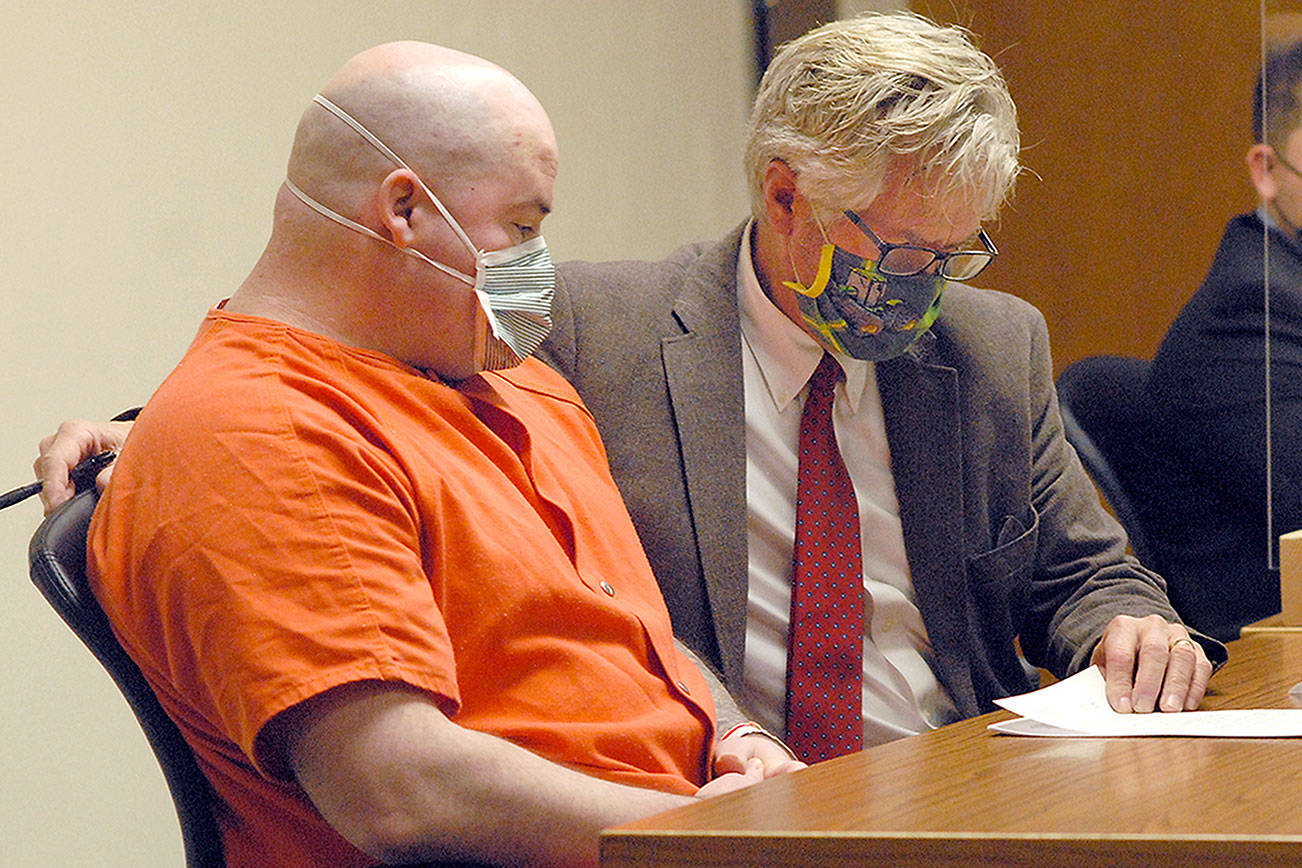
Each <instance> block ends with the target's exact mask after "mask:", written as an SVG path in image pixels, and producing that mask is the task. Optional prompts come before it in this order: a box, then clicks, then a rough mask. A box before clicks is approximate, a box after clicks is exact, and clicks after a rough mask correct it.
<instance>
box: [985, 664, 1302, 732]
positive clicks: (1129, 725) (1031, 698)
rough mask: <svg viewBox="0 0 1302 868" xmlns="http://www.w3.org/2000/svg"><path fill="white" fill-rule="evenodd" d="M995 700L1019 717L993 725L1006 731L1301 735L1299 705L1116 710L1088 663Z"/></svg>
mask: <svg viewBox="0 0 1302 868" xmlns="http://www.w3.org/2000/svg"><path fill="white" fill-rule="evenodd" d="M995 702H996V703H997V704H999V705H1001V706H1003V707H1004V708H1006V709H1008V710H1009V711H1011V712H1013V713H1014V714H1019V715H1021V717H1022V719H1020V720H1011V721H1005V722H1003V723H992V724H990V727H989V728H990V729H991V730H994V731H995V732H1001V733H1005V734H1009V735H1040V736H1047V735H1055V736H1075V737H1078V738H1079V737H1082V736H1122V735H1182V736H1211V737H1220V738H1298V737H1302V709H1290V708H1247V709H1236V710H1233V711H1182V712H1180V713H1178V714H1162V713H1158V712H1155V713H1153V714H1118V713H1117V712H1115V711H1113V710H1112V707H1111V706H1109V705H1108V700H1107V695H1106V693H1105V691H1104V686H1103V673H1102V672H1100V671H1099V668H1098V667H1097V666H1090V667H1088V668H1086V669H1084V670H1082V671H1081V672H1079V673H1077V674H1076V675H1073V676H1072V677H1071V678H1066V679H1063V680H1062V681H1059V682H1057V683H1055V684H1051V685H1049V686H1048V687H1045V688H1042V689H1040V690H1036V691H1032V692H1031V693H1023V694H1021V695H1020V696H1010V697H1008V698H1007V699H997V700H995Z"/></svg>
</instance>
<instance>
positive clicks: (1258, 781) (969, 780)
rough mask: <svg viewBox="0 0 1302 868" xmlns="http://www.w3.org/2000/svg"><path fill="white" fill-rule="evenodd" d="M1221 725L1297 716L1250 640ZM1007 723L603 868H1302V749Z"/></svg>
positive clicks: (828, 768)
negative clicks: (1237, 711)
mask: <svg viewBox="0 0 1302 868" xmlns="http://www.w3.org/2000/svg"><path fill="white" fill-rule="evenodd" d="M1230 655H1231V656H1230V662H1229V663H1228V664H1227V665H1226V666H1225V668H1224V669H1223V670H1222V671H1221V672H1220V673H1218V674H1217V675H1216V677H1215V678H1214V679H1213V680H1212V687H1211V690H1210V691H1209V694H1208V697H1207V699H1206V700H1205V701H1204V703H1203V707H1204V708H1207V709H1222V708H1252V707H1277V708H1288V707H1293V706H1295V705H1297V704H1302V703H1293V702H1292V701H1291V699H1290V697H1289V694H1288V691H1289V689H1290V688H1291V687H1292V686H1293V685H1294V684H1296V683H1298V681H1299V680H1302V633H1259V634H1253V635H1247V636H1245V637H1244V638H1242V639H1239V640H1238V641H1236V642H1234V643H1231V645H1230ZM1008 717H1011V715H1010V714H1009V713H1008V712H1004V711H997V712H994V713H992V714H987V715H984V716H982V717H979V718H976V719H973V720H968V721H964V722H962V723H957V724H954V725H951V726H947V727H944V728H943V729H939V730H936V731H935V732H929V733H925V734H923V735H918V736H913V737H911V738H906V739H901V740H899V741H896V742H892V743H890V744H886V745H882V746H880V747H875V748H871V749H869V750H866V751H863V752H862V753H859V754H856V755H853V756H848V757H842V758H841V759H838V760H833V761H831V762H827V763H822V764H820V765H818V766H813V767H811V768H809V769H806V770H804V771H802V772H799V773H797V774H793V775H787V776H785V777H782V778H777V779H774V780H771V781H765V782H764V783H762V784H759V785H756V786H754V787H751V788H749V789H747V790H744V791H741V792H737V793H731V794H729V795H726V796H720V797H718V798H714V799H709V800H706V801H702V802H700V803H699V804H696V805H691V806H689V807H686V808H680V809H677V810H674V811H669V812H666V813H663V814H659V815H657V816H654V817H649V818H647V819H645V820H640V821H638V822H635V823H630V824H628V825H625V826H621V827H619V828H617V829H613V830H609V831H607V832H606V833H605V834H604V835H603V836H602V849H601V853H602V860H601V864H602V866H603V868H622V866H633V865H665V866H673V865H692V866H730V868H731V866H736V868H743V866H744V868H757V866H781V865H802V866H803V865H808V866H842V868H849V866H872V865H884V866H899V868H909V866H924V865H925V866H954V868H973V866H992V868H993V866H1001V868H1003V866H1019V865H1025V866H1035V868H1040V866H1046V865H1047V866H1090V868H1100V866H1136V868H1140V866H1143V868H1148V866H1153V865H1173V866H1175V865H1178V866H1208V868H1211V866H1217V868H1219V866H1224V865H1236V866H1237V865H1279V866H1285V865H1287V866H1299V865H1302V739H1230V738H1225V739H1221V738H1203V739H1197V738H1111V739H1106V738H1063V739H1056V738H1055V739H1044V738H1022V737H1015V736H997V735H993V734H991V733H989V732H988V731H987V730H986V724H988V723H991V722H993V721H995V720H1001V719H1005V718H1008Z"/></svg>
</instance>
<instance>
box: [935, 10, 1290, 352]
mask: <svg viewBox="0 0 1302 868" xmlns="http://www.w3.org/2000/svg"><path fill="white" fill-rule="evenodd" d="M1273 5H1276V4H1274V3H1273ZM912 8H914V9H915V10H917V11H919V12H921V13H923V14H926V15H928V16H930V17H933V18H936V19H937V20H943V21H957V22H959V23H961V24H963V25H965V26H967V27H969V28H970V29H971V30H973V31H974V32H975V33H976V34H978V37H979V43H980V45H981V46H982V48H983V49H984V50H986V51H987V52H988V53H990V54H991V55H992V56H994V57H995V58H996V59H997V60H998V62H999V64H1000V66H1001V68H1002V69H1003V70H1004V74H1005V75H1006V77H1007V79H1008V84H1009V88H1010V89H1011V91H1012V94H1013V98H1014V99H1015V101H1016V102H1017V106H1018V111H1019V118H1020V125H1021V130H1022V145H1023V163H1024V165H1025V166H1026V167H1027V169H1028V171H1027V172H1026V173H1024V174H1023V175H1022V177H1021V178H1020V179H1019V181H1018V186H1017V191H1016V194H1015V196H1014V199H1013V201H1012V204H1011V206H1010V207H1008V208H1007V209H1006V210H1005V211H1004V212H1003V213H1002V214H1001V216H1000V220H999V221H998V222H997V223H996V224H995V225H994V226H993V227H991V235H992V236H993V237H994V238H995V240H996V243H997V244H998V246H999V248H1000V251H1001V254H1002V255H1001V257H1000V259H999V261H998V262H997V263H996V264H995V265H993V266H991V268H990V270H989V271H988V272H987V273H986V274H985V275H982V277H981V282H982V285H984V286H989V287H992V288H998V289H1004V290H1007V291H1010V292H1014V293H1016V294H1018V295H1020V296H1022V297H1024V298H1026V299H1028V300H1030V301H1031V302H1033V303H1034V304H1036V305H1037V306H1038V307H1039V308H1040V309H1041V310H1042V311H1043V312H1044V314H1045V317H1046V319H1047V320H1048V324H1049V331H1050V335H1051V338H1052V344H1053V350H1054V355H1055V364H1056V367H1057V369H1058V370H1061V368H1062V367H1063V366H1064V365H1066V364H1067V363H1068V362H1071V361H1074V360H1076V359H1079V358H1081V357H1083V356H1087V355H1092V354H1096V353H1121V354H1126V355H1136V356H1143V357H1151V356H1152V354H1153V352H1154V351H1155V350H1156V349H1157V345H1158V342H1159V341H1160V340H1161V337H1162V335H1163V334H1164V333H1165V331H1166V328H1167V326H1168V325H1169V324H1170V322H1171V320H1172V319H1173V318H1174V316H1175V314H1176V313H1177V312H1178V311H1179V309H1180V307H1181V306H1182V305H1183V304H1184V302H1185V301H1186V300H1187V299H1188V297H1189V296H1190V295H1191V294H1192V293H1193V292H1194V290H1195V289H1197V287H1198V285H1199V283H1200V282H1201V281H1202V278H1203V276H1204V274H1205V272H1206V270H1207V267H1208V265H1209V264H1210V263H1211V258H1212V254H1213V253H1214V252H1215V248H1216V244H1217V242H1218V240H1219V239H1220V235H1221V231H1222V229H1223V227H1224V224H1225V221H1226V220H1227V219H1228V218H1229V217H1230V216H1232V215H1234V214H1237V213H1240V212H1242V211H1246V210H1250V209H1251V208H1253V207H1255V205H1256V194H1255V192H1254V191H1253V189H1252V187H1251V185H1250V184H1249V182H1248V178H1247V174H1246V170H1245V163H1244V156H1245V153H1246V151H1247V149H1248V146H1249V145H1250V144H1251V142H1252V133H1251V92H1252V86H1253V81H1254V79H1255V76H1256V70H1257V68H1258V64H1259V46H1260V24H1259V8H1260V7H1259V3H1258V2H1257V0H1226V2H1218V3H1216V4H1202V3H1175V2H1165V3H1158V2H1134V0H1094V2H1091V3H1045V2H1043V0H940V2H929V0H914V2H913V3H912Z"/></svg>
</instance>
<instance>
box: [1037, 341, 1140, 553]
mask: <svg viewBox="0 0 1302 868" xmlns="http://www.w3.org/2000/svg"><path fill="white" fill-rule="evenodd" d="M1150 364H1151V363H1150V362H1148V361H1145V360H1144V359H1132V358H1128V357H1125V356H1089V357H1088V358H1084V359H1081V360H1080V361H1077V362H1073V363H1072V364H1070V365H1068V366H1067V367H1066V368H1064V369H1063V372H1062V373H1061V374H1060V375H1059V376H1058V407H1059V409H1060V410H1061V411H1062V424H1063V430H1064V433H1065V434H1066V436H1067V442H1068V443H1070V444H1071V445H1072V446H1073V447H1075V449H1076V454H1077V455H1079V456H1080V460H1081V463H1082V464H1084V465H1085V470H1086V472H1087V473H1089V475H1090V478H1091V479H1093V480H1094V484H1095V485H1097V486H1098V488H1099V491H1100V492H1102V494H1103V497H1104V498H1105V499H1106V500H1107V502H1108V504H1109V505H1110V506H1111V507H1112V512H1113V513H1114V514H1115V515H1116V517H1117V520H1118V521H1119V522H1121V526H1122V527H1124V528H1125V529H1126V535H1127V536H1129V537H1130V547H1131V549H1132V550H1133V551H1134V553H1135V557H1137V558H1139V560H1140V562H1141V563H1143V564H1144V565H1145V566H1148V567H1151V568H1152V569H1154V570H1157V571H1158V572H1161V571H1162V570H1161V565H1160V564H1159V563H1157V560H1156V558H1157V552H1156V551H1155V550H1154V548H1153V546H1152V544H1151V543H1150V541H1149V537H1150V534H1149V532H1148V531H1147V529H1146V528H1145V525H1144V520H1143V513H1142V512H1141V511H1140V506H1139V504H1138V503H1137V502H1136V499H1135V496H1134V492H1136V486H1139V485H1144V484H1151V483H1152V481H1153V480H1152V476H1153V474H1152V472H1151V467H1150V465H1149V463H1148V462H1149V459H1148V457H1147V456H1146V455H1145V453H1144V452H1143V444H1144V442H1145V441H1144V438H1145V437H1146V436H1148V431H1149V430H1150V426H1151V423H1150V422H1149V419H1148V415H1147V411H1146V406H1147V405H1146V400H1145V396H1144V384H1145V382H1146V381H1147V380H1148V369H1149V366H1150Z"/></svg>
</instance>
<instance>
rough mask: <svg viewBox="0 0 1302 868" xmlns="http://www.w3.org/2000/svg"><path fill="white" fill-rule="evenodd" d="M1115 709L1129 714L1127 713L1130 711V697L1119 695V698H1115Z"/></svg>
mask: <svg viewBox="0 0 1302 868" xmlns="http://www.w3.org/2000/svg"><path fill="white" fill-rule="evenodd" d="M1117 711H1119V712H1120V713H1122V714H1129V713H1130V697H1129V696H1123V697H1121V698H1120V699H1118V700H1117Z"/></svg>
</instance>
